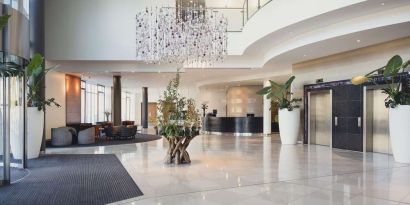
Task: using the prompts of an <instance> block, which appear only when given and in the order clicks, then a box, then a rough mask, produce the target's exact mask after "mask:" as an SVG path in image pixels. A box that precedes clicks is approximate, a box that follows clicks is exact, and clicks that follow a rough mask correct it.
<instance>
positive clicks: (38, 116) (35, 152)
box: [10, 107, 44, 159]
mask: <svg viewBox="0 0 410 205" xmlns="http://www.w3.org/2000/svg"><path fill="white" fill-rule="evenodd" d="M20 118H21V119H22V118H23V114H22V112H20ZM19 124H21V125H20V127H19V128H17V127H16V128H15V129H16V131H15V132H13V131H12V132H11V133H10V134H11V135H10V136H11V139H10V146H11V152H12V153H13V157H14V159H22V158H23V136H22V135H21V134H19V133H20V132H21V133H22V129H23V128H22V126H23V124H22V123H19ZM43 127H44V113H43V111H38V109H37V107H28V108H27V159H34V158H37V157H38V156H39V154H40V147H41V141H42V139H43ZM17 129H20V131H17ZM13 133H14V134H13Z"/></svg>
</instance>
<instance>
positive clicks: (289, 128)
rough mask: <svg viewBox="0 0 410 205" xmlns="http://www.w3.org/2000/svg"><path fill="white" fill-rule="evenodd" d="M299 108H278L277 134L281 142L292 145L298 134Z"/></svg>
mask: <svg viewBox="0 0 410 205" xmlns="http://www.w3.org/2000/svg"><path fill="white" fill-rule="evenodd" d="M299 129H300V109H299V108H295V109H293V110H292V111H288V110H287V109H279V134H280V140H281V142H282V144H285V145H287V144H289V145H294V144H296V142H297V140H298V136H299Z"/></svg>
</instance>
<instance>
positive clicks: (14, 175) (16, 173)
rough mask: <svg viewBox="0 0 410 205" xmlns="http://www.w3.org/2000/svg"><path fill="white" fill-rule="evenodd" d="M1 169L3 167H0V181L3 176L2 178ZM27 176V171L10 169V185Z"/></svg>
mask: <svg viewBox="0 0 410 205" xmlns="http://www.w3.org/2000/svg"><path fill="white" fill-rule="evenodd" d="M3 169H4V167H3V166H0V179H3V176H4V173H3ZM28 174H29V171H28V170H25V169H20V168H14V167H11V168H10V178H11V179H10V180H11V182H12V183H13V182H15V181H17V180H20V179H22V178H24V177H26V176H27V175H28Z"/></svg>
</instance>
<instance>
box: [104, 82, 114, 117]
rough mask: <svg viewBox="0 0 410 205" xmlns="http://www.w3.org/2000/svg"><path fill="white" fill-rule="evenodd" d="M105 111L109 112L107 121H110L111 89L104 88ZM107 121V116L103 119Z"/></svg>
mask: <svg viewBox="0 0 410 205" xmlns="http://www.w3.org/2000/svg"><path fill="white" fill-rule="evenodd" d="M104 90H105V98H104V100H105V103H104V104H105V109H104V111H106V112H109V113H110V115H109V116H108V121H112V110H111V87H105V89H104ZM104 119H105V120H107V116H105V118H104Z"/></svg>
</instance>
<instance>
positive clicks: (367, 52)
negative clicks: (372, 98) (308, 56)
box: [292, 37, 410, 97]
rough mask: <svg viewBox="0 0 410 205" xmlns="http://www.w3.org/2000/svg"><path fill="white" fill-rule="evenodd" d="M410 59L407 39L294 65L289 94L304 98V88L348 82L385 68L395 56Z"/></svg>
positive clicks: (409, 42)
mask: <svg viewBox="0 0 410 205" xmlns="http://www.w3.org/2000/svg"><path fill="white" fill-rule="evenodd" d="M396 54H399V55H401V56H402V58H404V59H410V37H408V38H404V39H399V40H395V41H391V42H387V43H383V44H379V45H374V46H370V47H366V48H362V49H357V50H353V51H349V52H345V53H341V54H336V55H332V56H329V57H324V58H320V59H317V60H313V61H308V62H305V63H300V64H296V65H293V75H295V76H296V79H295V81H294V83H293V85H292V92H294V93H295V96H296V97H302V96H303V85H306V84H314V83H315V82H316V79H320V78H323V80H324V81H325V82H329V81H337V80H345V79H350V78H352V77H354V76H356V75H363V74H366V73H368V72H370V71H372V70H374V69H377V68H380V67H382V66H384V65H386V63H387V61H388V60H389V59H390V58H391V57H392V56H394V55H396Z"/></svg>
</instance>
